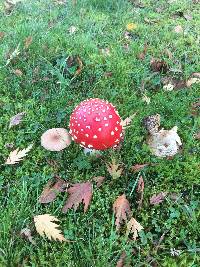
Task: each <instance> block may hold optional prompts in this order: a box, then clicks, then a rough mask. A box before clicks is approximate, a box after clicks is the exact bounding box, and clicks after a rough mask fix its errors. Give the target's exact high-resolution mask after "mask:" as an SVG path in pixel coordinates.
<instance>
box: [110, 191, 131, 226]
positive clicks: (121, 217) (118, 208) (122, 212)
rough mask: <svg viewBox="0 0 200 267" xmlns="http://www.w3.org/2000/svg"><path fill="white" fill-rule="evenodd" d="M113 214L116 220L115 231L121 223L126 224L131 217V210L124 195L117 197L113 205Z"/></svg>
mask: <svg viewBox="0 0 200 267" xmlns="http://www.w3.org/2000/svg"><path fill="white" fill-rule="evenodd" d="M113 212H114V214H115V217H116V220H115V225H116V228H117V230H119V228H120V226H121V224H122V222H123V221H125V222H127V220H128V218H129V217H130V216H131V209H130V204H129V202H128V200H127V199H126V196H125V194H123V195H121V196H119V197H118V198H117V199H116V200H115V202H114V204H113Z"/></svg>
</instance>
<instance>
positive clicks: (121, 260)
mask: <svg viewBox="0 0 200 267" xmlns="http://www.w3.org/2000/svg"><path fill="white" fill-rule="evenodd" d="M125 259H126V252H125V251H123V252H122V254H121V256H120V258H119V260H118V262H117V265H116V267H125V265H124V264H125Z"/></svg>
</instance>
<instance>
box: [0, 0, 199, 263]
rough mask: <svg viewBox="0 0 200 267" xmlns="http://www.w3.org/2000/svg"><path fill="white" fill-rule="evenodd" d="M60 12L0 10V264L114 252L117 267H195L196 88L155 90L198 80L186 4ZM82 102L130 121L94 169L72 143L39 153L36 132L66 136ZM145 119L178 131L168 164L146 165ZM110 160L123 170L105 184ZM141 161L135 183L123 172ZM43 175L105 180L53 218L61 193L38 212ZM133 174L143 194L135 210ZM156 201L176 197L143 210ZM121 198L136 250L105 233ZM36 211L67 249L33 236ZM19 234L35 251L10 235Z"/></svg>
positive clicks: (94, 0) (194, 12)
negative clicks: (158, 65)
mask: <svg viewBox="0 0 200 267" xmlns="http://www.w3.org/2000/svg"><path fill="white" fill-rule="evenodd" d="M63 2H65V1H50V0H46V1H39V0H35V1H22V2H21V3H20V2H19V3H17V4H16V6H14V7H13V8H12V10H10V11H9V10H5V9H4V6H3V1H0V12H1V17H0V32H1V37H0V55H1V56H0V107H1V109H0V113H1V119H0V121H1V124H0V130H1V135H0V149H1V173H0V187H1V194H0V203H1V230H0V266H2V267H4V266H12V267H13V266H24V267H25V266H26V267H28V266H42V267H43V266H69V267H71V266H72V267H74V266H77V267H82V266H83V267H86V266H88V267H89V266H95V267H98V266H99V267H101V266H105V265H107V266H116V264H117V261H118V260H119V258H120V255H121V254H122V252H123V251H125V252H126V255H127V256H126V263H125V264H126V266H170V267H171V266H184V267H186V266H187V267H189V266H193V267H194V266H198V263H199V246H198V243H197V241H198V240H197V237H198V235H199V223H198V215H199V211H198V210H197V207H198V200H199V198H198V197H199V195H198V191H199V187H198V183H199V180H198V178H199V174H200V173H199V165H198V164H199V162H198V142H199V141H198V140H197V139H195V138H194V135H195V134H196V133H197V132H198V130H199V129H198V116H196V115H195V114H194V112H193V111H192V104H193V103H195V102H197V101H198V97H199V92H200V91H199V88H200V86H199V84H198V83H195V84H193V85H192V86H190V87H184V88H180V89H177V90H173V91H164V90H163V84H162V78H164V77H166V76H169V75H170V76H171V77H176V78H177V79H185V80H187V79H189V78H190V76H191V75H192V73H194V72H198V71H199V54H198V53H199V35H198V34H199V28H200V17H199V4H198V3H197V2H198V1H191V0H176V1H175V0H174V1H172V0H171V1H164V0H160V1H152V0H142V1H125V0H118V1H116V0H110V1H108V0H101V1H98V0H90V1H89V0H82V1H79V0H77V1H75V0H74V1H66V4H63ZM131 23H133V24H131ZM72 26H73V27H75V28H73V27H72ZM177 26H179V27H178V28H177ZM180 26H181V27H180ZM127 31H128V32H129V33H128V32H127ZM30 36H31V38H32V39H31V38H29V39H27V38H28V37H30ZM145 44H147V46H148V48H147V51H146V54H145V55H144V58H143V59H141V58H140V56H139V55H140V53H141V52H142V51H143V50H144V46H145ZM15 49H18V52H19V54H18V55H16V54H17V53H16V51H15ZM14 51H15V54H13V52H14ZM11 57H13V58H11ZM66 58H68V62H67V63H66ZM152 58H158V59H160V60H164V61H165V62H166V64H167V66H168V69H167V70H166V69H162V70H161V71H160V72H155V71H153V70H152V68H151V64H150V62H151V60H152ZM9 59H11V60H9ZM166 72H167V73H166ZM144 95H145V96H147V97H149V98H150V103H149V104H148V103H147V102H145V101H144V100H143V98H144ZM91 97H92V98H93V97H98V98H103V99H107V100H108V101H110V102H112V103H113V104H114V105H115V106H116V108H117V109H118V111H119V114H120V115H121V117H122V118H123V119H124V118H126V117H128V116H130V115H132V114H133V113H135V112H137V114H136V116H135V117H134V119H133V121H132V123H131V126H130V127H129V128H127V129H126V134H125V139H124V142H123V144H122V147H121V149H120V150H117V151H113V150H108V151H106V152H104V153H103V157H102V158H97V159H96V158H95V159H94V158H91V157H88V156H85V155H84V154H83V152H82V149H81V148H80V147H79V146H78V145H76V144H72V145H71V146H70V147H69V148H68V149H65V150H63V151H62V152H59V153H53V152H49V151H47V150H45V149H43V148H42V147H41V145H40V137H41V135H42V133H43V132H44V131H46V130H47V129H49V128H53V127H64V128H68V123H69V117H70V114H71V112H72V111H73V109H74V107H75V106H76V105H77V104H78V103H79V102H80V101H82V100H84V99H86V98H91ZM18 112H26V116H25V117H24V119H23V122H22V123H21V124H20V125H18V126H15V127H12V128H11V129H9V127H8V126H9V120H10V117H12V116H13V115H15V114H17V113H18ZM157 113H158V114H160V116H161V126H162V127H164V128H166V129H170V128H172V127H173V126H175V125H177V126H178V133H179V135H180V137H181V140H182V143H183V148H182V150H181V152H180V153H178V154H177V155H176V156H175V157H173V158H171V159H169V158H168V159H166V158H164V159H160V158H158V157H155V156H154V155H152V154H151V152H150V151H149V149H148V147H147V145H146V143H145V140H146V136H147V132H146V130H145V128H144V126H143V123H142V120H143V119H144V118H145V117H146V116H148V115H152V114H157ZM32 143H33V144H34V147H33V149H32V150H31V151H30V153H29V155H28V156H27V157H26V158H25V159H24V160H23V161H22V162H21V163H19V164H17V165H12V166H8V165H4V162H5V160H6V158H7V157H8V155H9V153H10V151H11V150H13V149H14V148H17V147H19V148H20V149H23V148H25V147H27V146H28V145H30V144H32ZM8 144H13V148H9V145H8ZM10 146H12V145H10ZM111 159H115V160H116V161H117V162H118V163H121V164H123V166H124V171H123V173H122V176H121V177H120V178H119V179H117V180H114V181H113V180H112V178H111V176H110V175H109V173H108V171H107V170H106V162H110V161H111ZM144 163H151V164H150V165H149V166H147V167H145V168H144V169H142V170H141V171H140V172H139V173H134V172H133V171H132V168H131V167H132V166H134V165H135V164H144ZM54 175H58V176H60V177H61V178H63V179H65V180H67V181H70V182H72V183H78V182H80V181H87V180H91V179H92V177H94V176H97V175H100V176H105V177H106V180H105V182H104V183H103V185H102V186H101V187H100V188H97V187H96V185H95V183H94V185H93V189H94V192H93V198H92V202H91V205H90V206H89V209H88V211H87V212H86V213H84V212H83V206H82V205H80V207H79V208H78V209H77V211H76V212H75V211H74V210H73V209H70V210H69V211H68V212H67V214H63V213H62V212H61V210H62V207H63V204H64V202H65V200H66V195H63V194H60V195H59V196H58V197H57V199H56V200H55V201H54V202H53V203H51V204H48V205H44V204H39V202H38V197H39V196H40V194H41V192H42V189H43V187H44V186H45V184H46V183H47V181H48V180H49V179H50V178H51V177H53V176H54ZM138 175H139V176H140V175H142V177H143V180H144V184H145V185H144V200H143V204H142V207H141V209H138V193H137V191H136V188H135V182H136V181H137V178H138V177H139V176H138ZM159 192H168V194H169V196H170V194H172V193H173V194H174V193H176V194H175V196H176V197H175V198H176V200H174V199H173V198H171V197H167V198H166V199H165V200H164V201H163V202H162V203H160V204H158V205H150V203H149V199H150V197H152V196H153V195H154V194H157V193H159ZM123 193H125V194H126V197H127V199H128V200H129V202H130V205H131V209H132V212H133V216H134V218H136V220H137V221H138V222H139V223H140V224H141V225H142V226H143V227H144V229H143V231H141V232H140V235H139V237H138V239H137V240H136V241H134V240H132V239H131V237H129V238H127V237H126V235H125V233H124V231H123V227H122V229H121V230H120V231H119V232H117V231H116V229H115V220H114V215H113V211H112V205H113V202H114V201H115V199H116V198H117V197H118V196H120V195H121V194H123ZM45 213H49V214H52V215H54V216H56V217H57V218H59V220H60V226H61V229H62V231H63V232H64V235H65V237H66V238H67V239H70V240H73V241H74V242H71V243H59V242H55V241H48V240H47V239H44V238H42V237H40V236H39V235H38V234H37V233H36V231H35V228H34V223H33V217H34V216H35V215H38V214H45ZM25 227H29V228H30V229H31V231H32V235H33V238H34V240H35V242H36V245H33V244H31V243H30V242H28V241H27V240H25V239H24V238H23V237H22V236H21V235H20V231H21V229H23V228H25ZM161 237H163V238H161ZM159 240H160V245H159V246H158V242H159ZM174 249H175V250H176V252H177V254H178V255H177V256H176V255H173V250H174Z"/></svg>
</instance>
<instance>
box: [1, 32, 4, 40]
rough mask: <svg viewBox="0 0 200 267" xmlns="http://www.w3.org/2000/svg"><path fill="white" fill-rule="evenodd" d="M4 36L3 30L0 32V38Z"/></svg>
mask: <svg viewBox="0 0 200 267" xmlns="http://www.w3.org/2000/svg"><path fill="white" fill-rule="evenodd" d="M4 36H5V32H0V40H1V39H3V37H4Z"/></svg>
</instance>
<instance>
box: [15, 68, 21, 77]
mask: <svg viewBox="0 0 200 267" xmlns="http://www.w3.org/2000/svg"><path fill="white" fill-rule="evenodd" d="M14 74H15V75H16V76H19V77H21V76H22V75H23V72H22V71H21V70H20V69H16V70H14Z"/></svg>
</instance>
